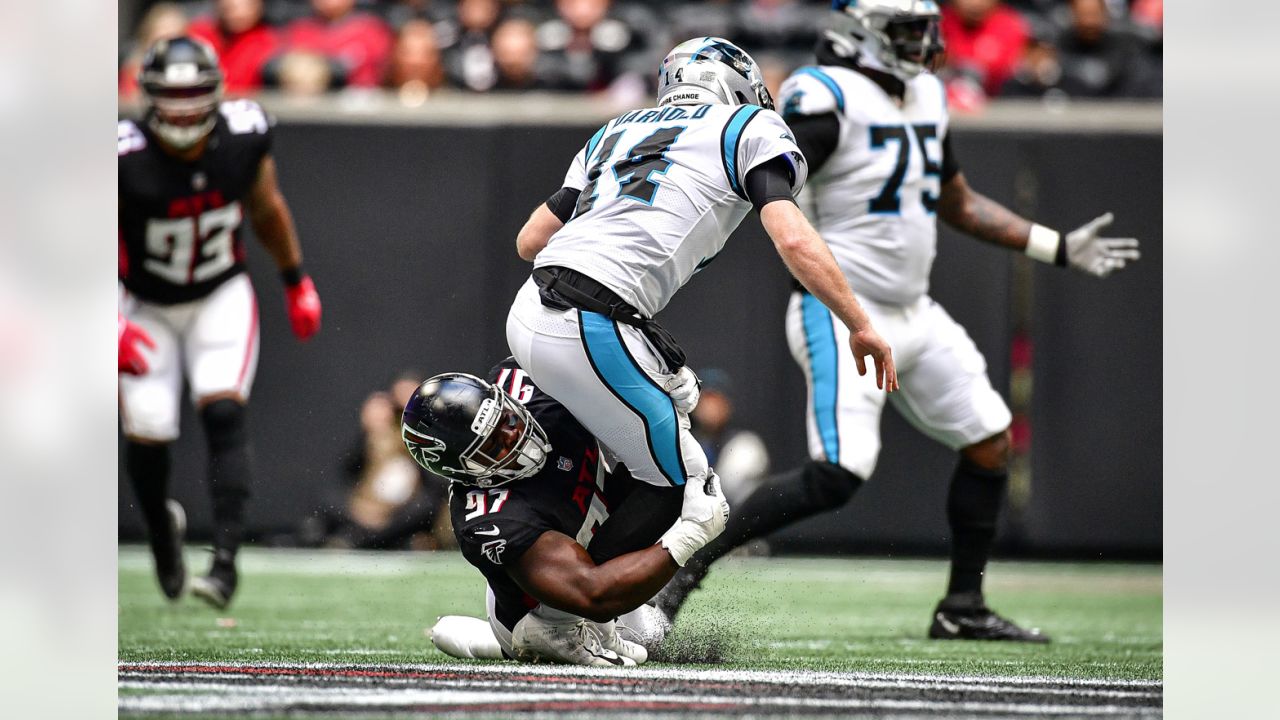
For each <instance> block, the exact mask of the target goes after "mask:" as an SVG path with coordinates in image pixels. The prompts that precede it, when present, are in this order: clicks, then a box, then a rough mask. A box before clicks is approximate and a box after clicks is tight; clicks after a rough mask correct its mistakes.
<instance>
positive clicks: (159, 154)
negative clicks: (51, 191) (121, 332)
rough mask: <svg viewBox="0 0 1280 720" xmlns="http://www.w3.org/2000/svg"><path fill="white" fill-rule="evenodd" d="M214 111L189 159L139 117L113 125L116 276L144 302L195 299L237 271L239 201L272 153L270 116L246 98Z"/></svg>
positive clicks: (241, 256) (239, 261) (239, 268)
mask: <svg viewBox="0 0 1280 720" xmlns="http://www.w3.org/2000/svg"><path fill="white" fill-rule="evenodd" d="M218 110H219V112H218V117H217V122H216V123H215V125H214V128H213V130H212V132H211V133H210V136H209V140H208V145H207V147H206V149H205V151H204V153H203V154H202V155H201V156H200V157H199V158H198V159H196V160H194V161H192V162H184V161H182V160H179V159H178V158H175V157H173V156H172V155H169V154H168V153H166V152H165V151H164V150H163V149H162V148H161V147H160V146H159V141H158V140H157V139H156V137H155V135H154V134H153V133H152V132H151V130H150V128H148V127H147V126H146V124H145V123H140V122H134V121H133V120H121V121H120V123H119V126H118V129H117V133H118V143H117V156H118V165H119V185H120V213H119V214H120V228H119V233H120V236H119V243H120V268H119V277H120V281H121V282H122V283H123V284H124V286H125V288H126V289H128V290H129V292H130V293H132V294H134V295H136V296H137V297H139V298H141V299H143V300H146V301H148V302H154V303H160V304H165V305H168V304H174V303H181V302H190V301H192V300H198V299H200V298H202V297H204V296H206V295H208V294H209V293H211V292H213V290H214V289H215V288H217V287H218V286H219V285H221V284H222V283H223V282H225V281H226V280H227V279H228V278H231V277H233V276H234V275H236V274H237V273H239V272H241V271H242V270H243V269H244V244H243V242H242V240H241V236H240V226H241V224H242V222H243V219H244V209H243V200H244V198H245V196H246V195H247V194H248V193H249V191H250V189H251V188H252V187H253V184H254V182H255V180H256V179H257V177H258V169H259V166H260V164H261V162H262V158H263V157H265V156H266V155H267V154H268V153H269V152H270V151H271V126H272V122H271V120H270V118H269V117H268V116H267V114H266V113H265V112H264V111H263V109H262V107H261V106H259V105H258V104H257V103H255V102H253V101H251V100H232V101H227V102H223V103H221V104H220V105H219V108H218Z"/></svg>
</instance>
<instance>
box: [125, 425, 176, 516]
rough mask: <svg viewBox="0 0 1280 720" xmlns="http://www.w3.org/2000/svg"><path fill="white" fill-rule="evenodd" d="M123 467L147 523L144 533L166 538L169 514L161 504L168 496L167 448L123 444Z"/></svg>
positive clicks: (129, 442) (127, 442)
mask: <svg viewBox="0 0 1280 720" xmlns="http://www.w3.org/2000/svg"><path fill="white" fill-rule="evenodd" d="M124 467H125V471H126V472H127V473H128V474H129V483H130V484H131V485H133V494H134V495H136V496H137V498H138V507H139V509H141V510H142V517H143V519H144V520H146V521H147V534H148V535H149V536H150V537H152V538H156V537H160V538H165V539H167V537H168V533H169V531H170V527H169V513H168V511H167V510H166V509H165V506H164V505H165V500H167V499H168V497H169V445H168V444H167V443H166V444H163V445H149V444H143V443H138V442H131V441H125V445H124Z"/></svg>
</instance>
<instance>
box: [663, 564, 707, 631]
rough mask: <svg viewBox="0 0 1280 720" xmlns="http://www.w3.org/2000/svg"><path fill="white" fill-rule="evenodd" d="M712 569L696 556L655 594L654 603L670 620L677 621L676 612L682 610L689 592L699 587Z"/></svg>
mask: <svg viewBox="0 0 1280 720" xmlns="http://www.w3.org/2000/svg"><path fill="white" fill-rule="evenodd" d="M710 569H711V566H710V565H707V564H705V563H701V562H698V559H697V558H696V557H695V558H693V559H691V560H689V563H688V564H687V565H685V566H684V567H682V568H680V570H678V571H677V572H676V574H675V576H674V577H672V578H671V581H670V582H668V583H667V584H666V586H665V587H663V588H662V589H661V590H659V591H658V594H657V595H654V596H653V604H654V605H655V606H656V607H657V608H658V610H660V611H661V612H662V614H663V615H666V616H667V620H668V621H669V622H672V623H674V622H675V621H676V614H677V613H679V612H680V608H681V606H683V605H684V603H685V600H687V599H689V593H691V592H693V591H694V590H697V589H698V586H699V585H701V584H702V579H703V578H705V577H706V576H707V571H708V570H710Z"/></svg>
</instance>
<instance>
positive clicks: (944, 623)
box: [929, 594, 1049, 643]
mask: <svg viewBox="0 0 1280 720" xmlns="http://www.w3.org/2000/svg"><path fill="white" fill-rule="evenodd" d="M929 637H930V638H933V639H934V640H1005V641H1009V642H1027V643H1047V642H1049V636H1048V635H1045V634H1044V633H1042V632H1040V629H1039V628H1032V629H1030V630H1027V629H1025V628H1022V627H1019V626H1018V625H1017V624H1015V623H1014V622H1013V621H1011V620H1008V619H1006V618H1003V617H1001V616H999V615H997V614H996V613H994V612H992V610H991V608H988V607H987V605H986V603H985V602H984V601H983V599H982V596H981V595H979V594H965V595H955V596H948V597H945V598H943V599H942V602H940V603H938V607H937V609H935V610H934V611H933V624H931V625H930V626H929Z"/></svg>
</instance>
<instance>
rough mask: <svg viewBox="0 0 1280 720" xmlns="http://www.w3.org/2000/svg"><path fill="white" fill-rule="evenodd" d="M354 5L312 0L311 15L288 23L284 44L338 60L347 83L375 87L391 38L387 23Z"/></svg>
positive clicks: (347, 0) (383, 71)
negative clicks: (357, 8)
mask: <svg viewBox="0 0 1280 720" xmlns="http://www.w3.org/2000/svg"><path fill="white" fill-rule="evenodd" d="M355 5H356V0H311V9H312V10H313V11H314V12H313V14H312V15H311V16H310V17H305V18H300V19H298V20H295V21H293V22H292V23H290V25H289V27H288V28H287V29H286V31H285V45H286V47H288V49H289V50H290V51H306V52H314V53H319V54H321V55H324V56H325V57H327V58H330V59H331V60H334V61H336V62H338V63H340V64H341V65H342V69H343V70H344V72H345V76H346V84H347V85H348V86H352V87H376V86H378V85H379V84H381V82H382V79H383V77H384V76H385V74H386V67H387V60H388V59H389V57H390V55H391V47H392V44H393V43H394V39H393V38H392V36H391V31H390V30H389V29H388V28H387V25H386V23H384V22H383V21H382V20H381V19H380V18H378V17H375V16H373V15H369V14H368V13H363V12H358V11H356V9H355Z"/></svg>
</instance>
